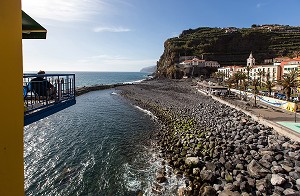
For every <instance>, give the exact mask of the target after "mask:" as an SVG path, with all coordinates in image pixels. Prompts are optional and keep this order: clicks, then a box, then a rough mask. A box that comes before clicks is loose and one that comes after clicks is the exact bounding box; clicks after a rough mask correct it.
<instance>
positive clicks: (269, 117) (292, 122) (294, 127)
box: [212, 96, 300, 142]
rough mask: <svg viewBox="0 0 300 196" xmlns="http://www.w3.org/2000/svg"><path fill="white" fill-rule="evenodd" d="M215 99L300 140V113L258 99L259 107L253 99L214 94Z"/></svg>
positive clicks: (293, 138)
mask: <svg viewBox="0 0 300 196" xmlns="http://www.w3.org/2000/svg"><path fill="white" fill-rule="evenodd" d="M212 98H213V99H215V100H217V101H219V102H221V103H224V104H226V105H229V106H230V107H233V108H235V109H238V110H241V111H242V112H244V113H245V114H247V115H250V116H251V117H252V118H254V119H255V120H256V121H257V122H259V123H261V124H264V125H266V126H269V127H272V128H273V129H274V130H275V131H276V132H278V133H279V134H281V135H283V136H286V137H288V138H290V139H292V140H294V141H298V142H300V114H299V113H295V112H290V111H288V110H284V109H282V108H278V107H274V106H271V105H268V104H265V103H263V102H260V101H257V107H253V106H252V105H253V104H254V103H252V102H253V100H248V101H242V100H240V99H238V98H227V99H220V98H219V97H215V96H212Z"/></svg>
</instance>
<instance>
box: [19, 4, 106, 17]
mask: <svg viewBox="0 0 300 196" xmlns="http://www.w3.org/2000/svg"><path fill="white" fill-rule="evenodd" d="M22 9H23V10H24V11H25V12H26V13H28V14H29V15H32V16H34V17H37V18H43V19H50V20H56V21H63V22H69V21H84V20H88V19H89V18H90V17H91V16H92V15H96V14H101V13H108V12H110V11H111V10H112V9H111V5H110V4H109V3H107V2H106V0H23V1H22Z"/></svg>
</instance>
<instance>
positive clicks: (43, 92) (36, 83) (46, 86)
mask: <svg viewBox="0 0 300 196" xmlns="http://www.w3.org/2000/svg"><path fill="white" fill-rule="evenodd" d="M37 74H38V75H41V76H38V77H36V78H34V79H32V80H31V88H32V90H33V91H34V92H35V94H37V95H39V96H40V97H41V96H44V97H47V99H56V89H55V87H54V86H53V84H51V83H50V82H49V81H48V80H46V79H45V78H44V76H43V75H44V74H45V71H42V70H40V71H39V72H38V73H37Z"/></svg>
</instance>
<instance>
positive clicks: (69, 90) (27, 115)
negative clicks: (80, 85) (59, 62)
mask: <svg viewBox="0 0 300 196" xmlns="http://www.w3.org/2000/svg"><path fill="white" fill-rule="evenodd" d="M23 96H24V125H25V126H26V125H28V124H30V123H33V122H35V121H38V120H40V119H42V118H45V117H47V116H49V115H51V114H54V113H56V112H58V111H60V110H62V109H65V108H67V107H69V106H71V105H74V104H75V103H76V99H75V74H23Z"/></svg>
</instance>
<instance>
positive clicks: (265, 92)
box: [259, 91, 269, 96]
mask: <svg viewBox="0 0 300 196" xmlns="http://www.w3.org/2000/svg"><path fill="white" fill-rule="evenodd" d="M259 93H260V94H261V95H263V96H269V92H268V91H259Z"/></svg>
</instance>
